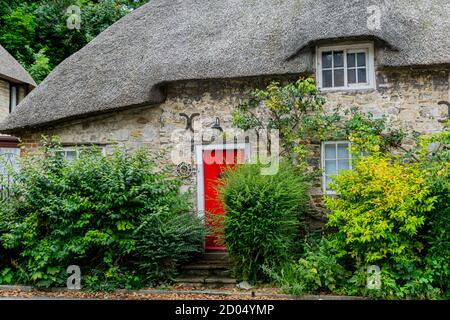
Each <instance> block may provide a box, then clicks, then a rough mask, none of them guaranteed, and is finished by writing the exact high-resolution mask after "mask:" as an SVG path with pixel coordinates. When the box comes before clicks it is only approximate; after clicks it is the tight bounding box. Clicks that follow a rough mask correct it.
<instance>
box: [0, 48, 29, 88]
mask: <svg viewBox="0 0 450 320" xmlns="http://www.w3.org/2000/svg"><path fill="white" fill-rule="evenodd" d="M0 79H6V80H8V81H12V82H17V83H25V84H28V85H30V86H31V87H33V88H34V87H36V82H34V80H33V78H32V77H31V76H30V75H29V73H28V72H27V71H26V70H25V69H24V68H23V67H22V66H21V65H20V63H19V62H17V60H16V59H14V57H13V56H12V55H10V54H9V52H8V51H6V49H5V48H3V47H2V46H1V45H0Z"/></svg>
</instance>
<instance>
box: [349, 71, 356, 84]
mask: <svg viewBox="0 0 450 320" xmlns="http://www.w3.org/2000/svg"><path fill="white" fill-rule="evenodd" d="M347 81H348V83H356V69H349V70H348V72H347Z"/></svg>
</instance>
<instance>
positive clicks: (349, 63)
mask: <svg viewBox="0 0 450 320" xmlns="http://www.w3.org/2000/svg"><path fill="white" fill-rule="evenodd" d="M355 61H356V57H355V54H354V53H349V54H347V67H349V68H354V67H355Z"/></svg>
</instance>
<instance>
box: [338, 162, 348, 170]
mask: <svg viewBox="0 0 450 320" xmlns="http://www.w3.org/2000/svg"><path fill="white" fill-rule="evenodd" d="M349 169H350V160H338V170H349Z"/></svg>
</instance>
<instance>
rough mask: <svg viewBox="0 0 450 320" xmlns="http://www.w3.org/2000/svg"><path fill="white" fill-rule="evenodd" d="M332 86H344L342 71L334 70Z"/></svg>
mask: <svg viewBox="0 0 450 320" xmlns="http://www.w3.org/2000/svg"><path fill="white" fill-rule="evenodd" d="M334 86H335V87H343V86H344V69H339V70H334Z"/></svg>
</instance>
